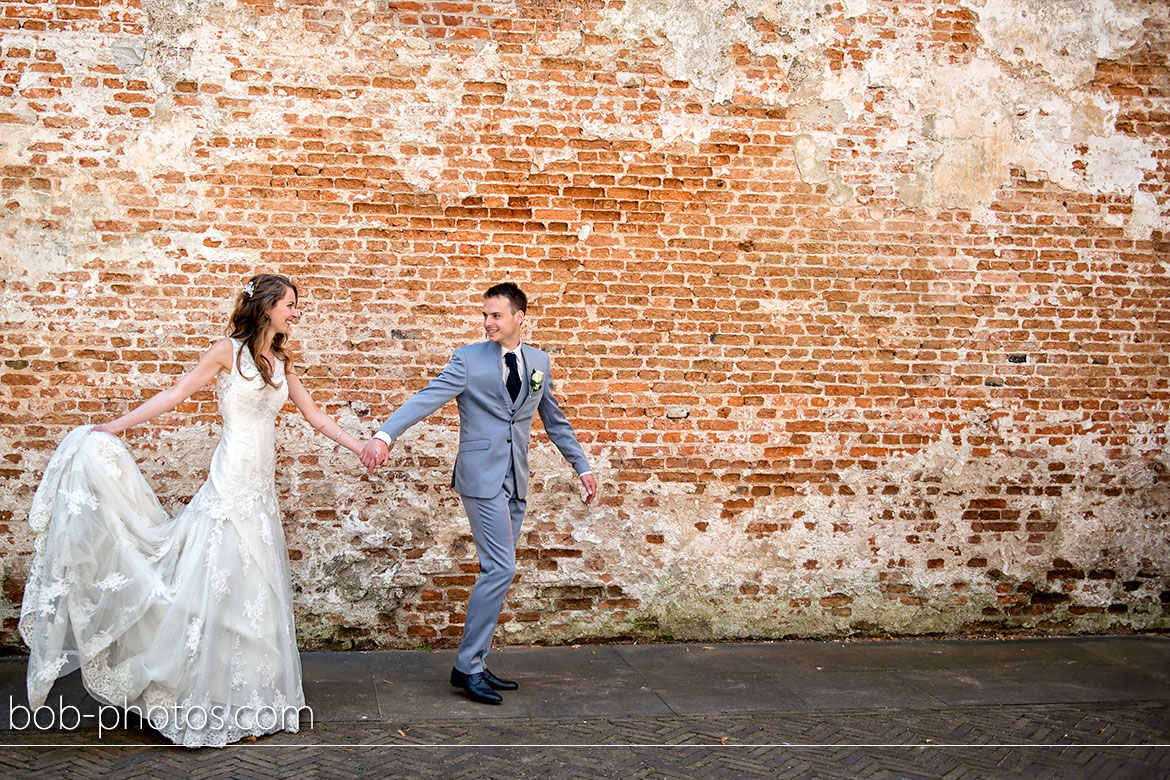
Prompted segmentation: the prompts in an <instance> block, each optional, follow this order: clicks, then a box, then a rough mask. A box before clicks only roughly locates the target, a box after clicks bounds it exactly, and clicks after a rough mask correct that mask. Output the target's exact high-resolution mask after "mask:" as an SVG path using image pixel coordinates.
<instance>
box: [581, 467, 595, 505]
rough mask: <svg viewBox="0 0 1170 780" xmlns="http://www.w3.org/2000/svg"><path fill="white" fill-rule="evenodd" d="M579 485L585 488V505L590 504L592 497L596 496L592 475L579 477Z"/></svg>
mask: <svg viewBox="0 0 1170 780" xmlns="http://www.w3.org/2000/svg"><path fill="white" fill-rule="evenodd" d="M581 484H582V485H584V486H585V503H586V504H592V503H593V497H594V496H596V495H597V480H596V479H594V478H593V475H592V474H585V475H583V476H582V477H581Z"/></svg>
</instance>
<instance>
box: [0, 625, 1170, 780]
mask: <svg viewBox="0 0 1170 780" xmlns="http://www.w3.org/2000/svg"><path fill="white" fill-rule="evenodd" d="M302 658H303V666H304V678H305V695H306V698H307V701H308V705H309V706H310V707H311V708H312V711H313V723H312V726H311V727H309V726H308V724H304V727H303V729H302V731H301V732H300V733H299V734H277V735H273V736H270V737H266V738H264V739H261V740H258V741H256V742H250V743H244V744H243V745H240V746H238V747H233V748H229V749H227V750H201V751H191V750H183V749H178V748H171V747H165V743H164V742H163V741H162V740H161V739H160V738H159V737H158V736H157V735H155V734H154V733H153V732H150V731H145V730H125V729H123V730H119V731H115V732H109V731H107V732H106V733H104V734H102V735H101V738H100V740H99V738H98V734H97V732H96V730H94V729H75V730H72V731H61V730H56V731H42V730H36V729H33V728H27V729H25V730H19V731H18V730H12V729H10V728H9V722H8V719H9V715H10V713H13V709H12V708H13V706H19V705H23V704H25V703H26V699H25V693H24V668H25V666H24V661H23V659H7V660H0V700H2V701H5V702H7V703H8V704H9V706H7V707H0V729H4V730H0V745H7V746H17V745H21V746H23V747H8V748H5V749H3V750H0V773H3V776H5V777H26V778H37V777H42V776H44V777H54V778H55V777H60V776H61V775H62V774H63V773H64V774H67V775H69V776H71V777H88V776H91V775H92V776H105V775H109V774H111V773H116V774H117V776H118V777H119V778H122V777H134V776H137V775H141V776H143V777H160V776H165V777H203V776H232V777H241V778H244V777H248V778H253V777H255V778H258V777H269V776H288V775H289V773H290V772H291V771H294V770H295V773H296V775H297V777H298V778H302V777H305V778H317V777H320V778H326V777H329V778H332V777H338V778H346V780H352V778H356V777H365V776H376V777H389V776H396V777H397V776H402V777H442V778H459V777H464V776H467V777H477V778H482V777H509V778H510V777H562V776H571V777H607V778H608V777H615V778H616V777H637V778H645V777H663V776H665V777H695V776H702V777H704V778H706V777H737V778H738V777H757V776H758V777H809V778H833V777H849V778H856V777H907V778H910V777H931V778H939V777H953V778H960V777H962V778H982V777H1005V778H1008V777H1010V778H1019V777H1070V778H1082V777H1085V778H1088V777H1092V778H1098V777H1099V778H1113V777H1116V778H1146V777H1150V778H1165V777H1168V776H1170V747H1166V746H1168V745H1170V638H1168V637H1163V636H1135V637H1083V638H1065V639H1015V640H1002V641H990V640H978V641H976V640H937V641H935V640H913V641H856V642H777V643H743V644H710V645H701V644H689V645H581V646H578V647H551V648H529V647H518V648H500V649H497V650H495V651H493V654H492V661H491V663H492V668H493V670H494V671H495V672H496V673H497V674H500V675H501V676H505V677H511V678H513V679H516V680H517V681H518V682H520V685H521V687H520V690H519V691H517V692H515V693H508V694H505V703H504V704H503V705H501V706H485V705H479V704H475V703H473V702H471V701H469V700H468V699H466V698H465V697H464V696H463V695H462V694H461V693H460V692H458V691H456V690H455V689H454V688H452V687H451V686H450V685H449V684H448V682H447V677H448V675H449V673H450V669H451V664H452V661H453V659H454V651H451V650H445V651H439V652H420V651H380V652H351V653H305V654H304V655H303V656H302ZM58 696H60V697H61V703H63V704H65V705H72V706H76V707H78V708H79V711H80V712H81V713H82V714H95V715H96V713H97V711H98V710H97V704H96V702H94V701H93V700H92V699H89V697H88V696H86V695H85V693H84V691H83V689H82V688H81V686H80V682H79V681H78V679H77V677H76V675H73V676H71V677H69V678H67V679H66V680H63V681H61V683H59V684H58V686H57V688H55V689H54V692H53V694H52V695H51V697H50V703H52V704H54V705H56V704H57V697H58ZM13 718H14V720H16V722H17V724H18V725H19V724H20V723H21V722H22V721H21V720H19V718H21V715H20V711H19V710H17V711H16V712H15V713H14V714H13ZM95 721H96V718H91V719H90V722H95ZM33 745H58V746H62V745H63V746H69V747H64V748H63V747H53V748H48V747H33ZM330 745H332V746H336V747H326V746H330ZM83 746H88V747H83ZM94 746H99V748H98V749H94ZM566 746H576V747H566ZM589 746H593V747H589ZM666 746H670V747H666Z"/></svg>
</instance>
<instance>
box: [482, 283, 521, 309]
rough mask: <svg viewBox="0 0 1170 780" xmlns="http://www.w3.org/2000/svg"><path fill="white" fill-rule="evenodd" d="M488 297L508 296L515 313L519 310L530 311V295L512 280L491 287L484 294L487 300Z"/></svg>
mask: <svg viewBox="0 0 1170 780" xmlns="http://www.w3.org/2000/svg"><path fill="white" fill-rule="evenodd" d="M488 298H507V299H508V303H509V304H510V305H511V307H512V313H513V314H515V313H516V312H518V311H522V312H524V313H526V314H527V313H528V296H527V295H525V294H524V291H523V290H521V289H520V288H519V287H517V286H516V285H514V284H512V283H511V282H500V283H499V284H494V285H492V286H491V287H489V288H488V291H487V292H485V293H484V294H483V299H484V300H485V301H486V300H487V299H488Z"/></svg>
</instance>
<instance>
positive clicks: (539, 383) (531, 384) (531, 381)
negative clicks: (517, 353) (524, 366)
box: [528, 371, 544, 393]
mask: <svg viewBox="0 0 1170 780" xmlns="http://www.w3.org/2000/svg"><path fill="white" fill-rule="evenodd" d="M542 387H544V374H543V373H541V372H540V371H533V372H532V376H530V377H528V389H529V390H530V391H531V392H533V393H535V392H537V391H538V390H540V388H542Z"/></svg>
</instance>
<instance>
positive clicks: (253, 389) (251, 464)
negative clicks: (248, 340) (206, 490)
mask: <svg viewBox="0 0 1170 780" xmlns="http://www.w3.org/2000/svg"><path fill="white" fill-rule="evenodd" d="M272 381H273V382H274V383H275V384H276V387H273V386H272V385H268V384H265V382H264V379H263V378H262V377H261V376H260V372H259V370H257V368H256V363H255V362H254V361H253V360H252V353H251V352H250V351H249V350H248V348H247V347H245V346H244V345H243V343H242V342H240V341H237V340H235V339H232V369H231V371H221V372H220V373H219V376H218V378H217V379H216V394H217V395H218V397H219V412H220V416H221V417H222V418H223V435H222V438H221V439H220V442H219V446H218V447H217V448H216V451H215V455H213V456H212V459H211V468H210V470H209V474H208V478H209V481H210V482H211V483H212V484H213V485H214V486H215V487H216V490H217V491H218V493H219V495H220V497H221V498H223V499H225V500H227V501H230V502H235V501H239V500H243V499H247V498H248V497H249V496H251V495H264V496H265V497H266V498H267V499H268V500H270V501H271V503H272V508H273V510H275V501H276V496H275V494H272V480H273V474H274V472H275V467H276V458H275V447H276V437H275V430H276V415H277V414H278V413H279V412H280V409H281V407H282V406H284V402H285V401H286V400H288V383H287V382H286V381H285V373H284V362H283V361H281V360H277V361H276V366H275V367H274V368H273V371H272ZM269 494H272V495H269Z"/></svg>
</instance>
